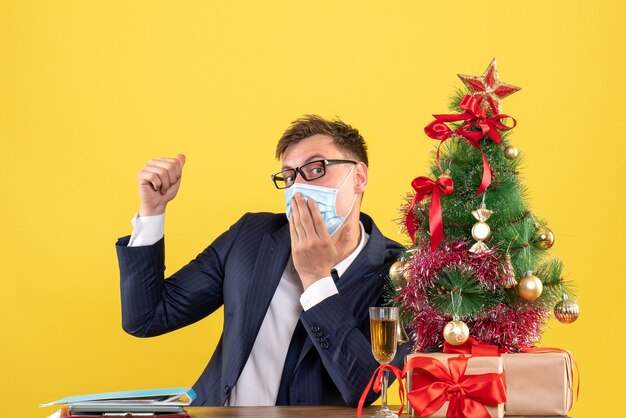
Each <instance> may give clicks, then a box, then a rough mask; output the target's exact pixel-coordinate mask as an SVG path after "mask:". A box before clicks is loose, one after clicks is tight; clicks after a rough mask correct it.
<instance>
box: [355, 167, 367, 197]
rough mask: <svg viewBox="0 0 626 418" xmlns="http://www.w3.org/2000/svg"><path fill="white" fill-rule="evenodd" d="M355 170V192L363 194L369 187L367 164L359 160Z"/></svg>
mask: <svg viewBox="0 0 626 418" xmlns="http://www.w3.org/2000/svg"><path fill="white" fill-rule="evenodd" d="M354 172H355V176H354V179H355V184H354V192H355V193H357V194H363V193H364V192H365V189H366V188H367V166H366V165H365V163H363V162H359V163H357V164H356V167H354Z"/></svg>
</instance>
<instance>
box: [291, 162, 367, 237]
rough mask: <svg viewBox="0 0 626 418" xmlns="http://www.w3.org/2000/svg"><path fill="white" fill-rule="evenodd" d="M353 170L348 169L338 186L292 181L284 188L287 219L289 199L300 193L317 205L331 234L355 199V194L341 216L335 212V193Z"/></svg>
mask: <svg viewBox="0 0 626 418" xmlns="http://www.w3.org/2000/svg"><path fill="white" fill-rule="evenodd" d="M353 170H354V166H352V168H351V169H350V172H349V173H348V175H347V176H346V177H345V178H344V179H343V181H342V182H341V184H340V185H339V187H338V188H336V189H333V188H332V187H322V186H314V185H312V184H306V183H294V184H293V185H292V186H291V187H289V188H288V189H286V190H285V201H286V202H287V219H290V216H291V199H293V196H294V195H295V194H296V193H302V196H303V197H304V200H305V201H306V200H308V199H313V200H314V201H315V203H317V206H318V207H319V209H320V213H321V214H322V218H323V219H324V223H325V224H326V228H327V229H328V233H329V234H330V235H331V236H332V235H333V234H334V233H335V232H337V230H338V229H339V227H340V226H341V225H343V223H344V222H345V221H346V218H347V217H348V215H350V212H352V208H353V207H354V202H355V201H356V194H355V195H354V198H353V199H352V204H351V205H350V209H348V212H347V213H346V214H345V215H344V216H341V215H339V214H338V213H337V194H339V190H340V189H341V188H342V187H343V185H344V184H345V183H346V180H348V177H350V174H352V171H353Z"/></svg>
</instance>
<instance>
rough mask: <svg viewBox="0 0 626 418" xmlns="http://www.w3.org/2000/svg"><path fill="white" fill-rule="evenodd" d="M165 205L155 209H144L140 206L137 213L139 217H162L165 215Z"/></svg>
mask: <svg viewBox="0 0 626 418" xmlns="http://www.w3.org/2000/svg"><path fill="white" fill-rule="evenodd" d="M166 207H167V205H163V206H157V207H156V208H145V207H142V206H140V207H139V211H138V212H137V213H138V214H139V216H157V215H163V214H164V213H165V208H166Z"/></svg>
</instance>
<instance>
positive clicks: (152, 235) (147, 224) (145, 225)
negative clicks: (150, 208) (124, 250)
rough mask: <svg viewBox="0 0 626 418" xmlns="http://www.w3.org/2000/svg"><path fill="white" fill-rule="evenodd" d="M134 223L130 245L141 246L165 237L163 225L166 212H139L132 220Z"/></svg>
mask: <svg viewBox="0 0 626 418" xmlns="http://www.w3.org/2000/svg"><path fill="white" fill-rule="evenodd" d="M130 223H131V224H132V225H133V233H132V235H131V236H130V240H129V241H128V247H141V246H145V245H152V244H155V243H157V242H159V240H160V239H161V238H163V229H164V228H163V225H164V224H165V214H164V213H162V214H160V215H154V216H139V212H138V213H136V214H135V216H133V219H131V220H130Z"/></svg>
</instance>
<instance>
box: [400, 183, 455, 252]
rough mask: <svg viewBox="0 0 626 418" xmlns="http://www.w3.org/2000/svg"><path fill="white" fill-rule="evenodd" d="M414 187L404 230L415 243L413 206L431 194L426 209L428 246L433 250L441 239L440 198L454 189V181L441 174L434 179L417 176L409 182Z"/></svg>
mask: <svg viewBox="0 0 626 418" xmlns="http://www.w3.org/2000/svg"><path fill="white" fill-rule="evenodd" d="M411 186H413V189H415V196H413V200H412V201H411V204H410V205H409V211H408V212H407V215H406V222H405V223H406V230H407V232H408V233H409V236H410V237H411V240H412V241H413V243H414V244H415V213H414V212H413V207H414V206H415V205H416V204H417V203H418V202H420V201H421V200H422V199H424V198H425V197H427V196H430V195H432V199H431V200H430V208H429V210H428V224H429V227H430V246H431V248H432V249H433V251H434V250H435V249H436V248H437V246H438V245H439V243H440V242H441V240H442V239H443V217H442V215H441V199H440V195H441V194H442V193H443V194H445V195H449V194H450V193H452V192H453V191H454V182H453V181H452V179H451V178H450V177H447V176H441V177H439V178H438V179H437V180H436V181H433V180H432V179H430V178H428V177H417V178H415V179H413V181H412V182H411Z"/></svg>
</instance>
